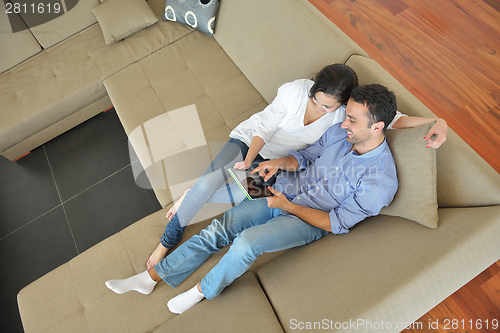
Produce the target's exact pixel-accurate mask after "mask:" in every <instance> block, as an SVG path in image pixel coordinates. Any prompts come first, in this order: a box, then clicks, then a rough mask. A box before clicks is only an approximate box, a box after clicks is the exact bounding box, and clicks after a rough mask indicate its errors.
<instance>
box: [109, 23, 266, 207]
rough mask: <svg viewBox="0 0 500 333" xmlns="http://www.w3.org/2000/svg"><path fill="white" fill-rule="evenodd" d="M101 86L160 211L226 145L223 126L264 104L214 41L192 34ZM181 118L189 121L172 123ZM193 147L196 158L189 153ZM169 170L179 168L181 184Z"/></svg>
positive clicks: (121, 71) (225, 131)
mask: <svg viewBox="0 0 500 333" xmlns="http://www.w3.org/2000/svg"><path fill="white" fill-rule="evenodd" d="M179 26H182V25H179ZM104 85H105V87H106V89H107V91H108V93H109V96H110V97H111V100H112V101H113V105H114V106H115V109H116V111H117V114H118V116H119V117H120V120H121V122H122V124H123V127H124V129H125V132H126V133H127V135H128V136H129V140H130V143H131V146H132V147H133V150H134V152H135V154H137V156H138V157H139V160H140V161H141V164H142V167H143V169H144V170H145V171H146V174H147V175H148V177H149V180H150V181H151V185H152V187H153V189H154V190H155V193H156V195H157V197H158V199H159V201H160V203H161V204H162V205H163V206H165V205H167V204H169V203H170V202H172V200H173V199H177V198H178V197H179V196H180V195H181V194H182V192H183V191H184V189H186V188H187V187H189V186H191V185H192V184H194V182H195V181H196V179H197V178H198V177H199V176H201V175H202V174H203V172H204V171H205V169H206V168H207V167H208V165H209V164H210V161H211V160H212V159H213V158H214V157H215V154H216V153H217V152H218V149H220V148H221V145H220V144H217V142H218V143H225V142H227V140H228V139H229V133H230V130H231V127H229V126H228V124H229V123H230V122H231V121H232V120H234V119H235V118H237V117H239V116H240V115H242V114H245V113H247V111H249V110H252V111H253V112H255V111H261V110H256V109H255V107H256V106H257V105H262V102H263V99H262V97H261V96H260V94H259V93H258V92H257V91H256V90H255V89H254V88H253V86H252V85H251V84H250V83H249V82H248V80H246V78H245V77H244V76H243V75H242V74H241V72H240V71H239V69H238V68H237V67H236V65H234V63H233V62H232V61H231V59H230V58H229V57H228V56H227V55H226V54H225V52H224V51H223V50H222V49H221V47H220V46H219V45H218V44H217V42H216V41H215V40H214V39H213V38H211V37H208V36H206V35H204V34H203V33H200V32H199V31H194V32H192V33H190V34H189V35H187V36H185V37H183V38H181V39H179V40H178V41H176V42H174V43H172V44H171V45H168V46H166V47H163V48H161V49H160V50H158V51H157V52H154V53H152V54H151V55H149V56H147V57H145V58H143V59H141V60H140V61H138V62H137V63H135V64H133V65H130V66H128V67H127V68H125V69H123V70H120V71H119V72H117V73H115V74H113V75H111V76H110V77H108V78H107V79H105V80H104ZM184 108H185V109H184ZM183 110H184V111H183ZM183 112H184V113H186V115H187V114H189V116H185V117H179V114H182V113H183ZM216 147H218V148H216ZM195 148H197V149H198V150H197V153H194V152H191V153H189V152H188V151H189V150H190V149H195ZM186 152H188V153H186ZM181 153H183V156H182V158H186V159H185V160H183V162H180V161H179V160H178V158H180V157H179V155H178V154H181ZM175 155H177V156H175ZM169 158H173V159H175V161H176V163H173V162H172V161H169V160H168V159H169ZM169 166H173V167H180V168H184V170H182V173H181V174H182V177H181V178H179V175H180V174H179V173H178V172H176V171H174V170H172V169H170V168H169ZM174 186H175V188H174ZM172 190H174V191H173V192H172Z"/></svg>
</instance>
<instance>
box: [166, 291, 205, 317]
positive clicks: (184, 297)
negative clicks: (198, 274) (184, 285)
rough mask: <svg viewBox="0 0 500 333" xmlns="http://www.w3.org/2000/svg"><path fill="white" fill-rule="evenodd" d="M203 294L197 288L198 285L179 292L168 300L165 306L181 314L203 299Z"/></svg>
mask: <svg viewBox="0 0 500 333" xmlns="http://www.w3.org/2000/svg"><path fill="white" fill-rule="evenodd" d="M204 298H205V296H203V294H202V293H200V291H199V290H198V285H196V286H194V287H193V288H191V289H189V290H188V291H186V292H183V293H182V294H179V295H177V296H175V297H174V298H172V299H171V300H170V301H168V303H167V306H168V309H169V310H170V312H172V313H177V314H181V313H183V312H184V311H186V310H187V309H189V308H190V307H192V306H193V305H195V304H197V303H199V302H200V301H201V300H203V299H204Z"/></svg>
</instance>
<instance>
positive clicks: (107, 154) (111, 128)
mask: <svg viewBox="0 0 500 333" xmlns="http://www.w3.org/2000/svg"><path fill="white" fill-rule="evenodd" d="M128 149H129V148H128V139H127V135H126V134H125V131H124V130H123V127H122V125H121V122H120V119H119V118H118V116H117V115H116V111H115V110H114V109H112V110H110V111H107V112H105V113H100V114H98V115H97V116H95V117H93V118H91V119H89V120H87V121H86V122H84V123H82V124H80V125H78V126H77V127H75V128H73V129H72V130H71V131H68V132H66V133H64V134H62V135H60V136H58V137H57V138H55V139H53V140H52V141H50V142H48V143H46V144H45V150H46V151H47V156H48V158H49V162H50V166H51V167H52V171H53V172H54V178H55V179H56V184H57V187H58V189H59V193H60V194H61V198H62V200H63V201H66V200H68V199H70V198H71V197H73V196H75V195H77V194H78V193H80V192H82V191H84V190H86V189H87V188H89V187H90V186H92V185H94V184H95V183H97V182H99V181H101V180H102V179H104V178H106V177H108V176H109V175H111V174H113V173H114V172H116V171H118V170H120V169H121V168H123V167H124V166H126V165H128V164H130V163H131V160H130V157H129V150H128ZM133 159H136V157H135V156H134V157H133Z"/></svg>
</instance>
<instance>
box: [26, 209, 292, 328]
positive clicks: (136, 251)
mask: <svg viewBox="0 0 500 333" xmlns="http://www.w3.org/2000/svg"><path fill="white" fill-rule="evenodd" d="M165 213H166V210H160V211H158V212H156V213H153V214H151V215H149V216H147V217H145V218H143V219H141V220H139V221H137V222H136V223H134V224H133V225H131V226H129V227H127V228H126V229H124V230H122V231H121V232H119V233H117V234H115V235H113V236H111V237H109V238H107V239H105V240H104V241H102V242H100V243H99V244H97V245H95V246H93V247H92V248H90V249H88V250H87V251H85V252H83V253H81V254H80V255H78V256H77V257H75V258H73V259H72V260H70V261H69V262H68V263H66V264H64V265H62V266H60V267H59V268H57V269H55V270H53V271H52V272H50V273H48V274H46V275H45V276H43V277H42V278H40V279H38V280H36V281H35V282H33V283H31V284H30V285H28V286H27V287H25V288H24V289H23V290H21V291H20V292H19V294H18V304H19V311H20V313H21V318H22V321H23V325H24V329H25V332H26V333H30V332H46V331H47V330H48V329H49V328H52V330H53V331H54V332H66V331H65V330H64V328H66V327H71V330H70V331H71V332H79V331H82V332H88V331H90V332H120V333H121V332H151V331H153V330H154V329H155V328H156V327H158V326H159V325H161V324H162V323H163V322H165V321H169V322H170V320H173V322H172V325H173V326H169V325H166V326H164V327H160V330H159V331H160V332H179V330H178V329H173V327H177V328H178V327H179V325H183V324H184V323H185V320H189V321H191V322H192V321H194V320H195V318H197V317H196V316H199V315H201V312H206V313H205V314H204V315H202V316H203V317H206V316H208V317H210V316H213V318H212V319H211V320H208V319H207V320H206V321H201V320H199V319H196V320H195V321H198V322H200V325H202V323H205V324H210V325H214V326H213V329H211V330H212V331H218V330H217V326H216V325H217V323H219V324H220V322H221V321H223V320H225V319H226V320H228V322H227V324H228V325H229V326H227V327H226V328H225V330H226V331H228V330H231V331H233V332H234V331H236V329H235V327H236V325H237V324H238V323H239V322H240V320H241V322H247V323H248V326H249V327H251V326H252V325H250V324H251V323H252V322H253V321H261V322H260V323H259V325H261V326H260V327H266V326H268V327H269V328H270V329H271V331H270V332H275V331H280V330H279V323H278V321H277V320H276V318H275V316H274V313H273V311H272V308H271V305H270V304H269V302H268V301H267V298H266V296H265V294H264V293H263V291H262V290H261V289H260V287H259V284H258V282H257V280H256V278H255V276H254V275H253V273H252V272H249V273H248V274H246V275H245V276H243V277H241V278H240V279H239V280H237V281H236V282H235V283H234V285H233V286H230V287H228V288H227V291H226V290H225V291H224V292H223V293H222V294H221V295H220V297H218V298H216V299H214V300H211V301H208V300H207V301H204V302H202V303H201V304H200V308H199V310H196V309H194V310H195V311H194V312H192V311H191V310H190V311H187V312H186V313H184V314H182V315H181V316H177V315H174V314H173V313H171V312H170V311H168V308H167V301H168V300H169V299H170V298H172V297H174V296H176V295H177V294H179V293H181V292H184V291H186V290H187V289H189V288H191V287H192V286H193V285H195V284H196V283H197V282H198V281H200V280H201V278H202V277H203V276H204V275H206V274H207V273H208V272H209V271H210V269H211V268H212V267H213V266H214V265H215V264H216V263H217V262H218V261H219V260H220V258H221V257H222V256H223V255H224V254H225V253H226V251H227V247H226V248H224V249H223V250H221V251H220V252H219V253H216V254H214V255H212V256H211V257H210V258H209V259H208V260H207V262H205V263H204V264H203V265H202V266H201V267H200V268H199V269H198V270H197V271H196V272H195V273H193V274H192V275H191V276H189V277H188V278H187V279H186V281H184V282H183V283H182V284H180V285H179V286H178V287H177V288H175V289H173V288H171V287H170V286H168V285H167V284H166V283H163V282H161V283H159V284H157V286H156V287H155V290H154V291H153V293H151V294H150V295H142V294H139V293H137V292H128V293H125V294H123V295H117V294H115V293H114V292H112V291H110V290H109V289H108V288H107V287H106V286H105V284H104V282H105V281H107V280H110V279H121V278H126V277H129V276H132V275H134V274H136V273H140V272H143V271H144V270H146V262H147V259H148V258H149V255H150V254H151V252H152V251H153V250H154V249H155V248H156V246H157V245H158V242H159V239H160V236H161V235H162V233H163V231H164V229H165V225H166V223H167V221H168V220H167V219H166V218H165ZM210 221H211V220H206V221H202V222H200V223H197V224H192V225H189V226H188V227H187V228H186V230H185V232H184V234H183V238H182V240H181V242H183V241H184V240H186V239H188V238H190V237H191V236H192V235H194V234H197V233H199V231H200V230H201V229H202V228H204V227H205V226H206V225H208V224H209V223H210ZM282 253H283V252H279V253H274V254H266V255H264V256H261V258H259V260H258V261H257V262H256V263H255V265H254V266H253V267H252V268H251V270H252V271H255V270H256V269H258V268H259V267H261V266H262V265H265V263H267V262H269V261H270V260H273V259H275V258H276V257H278V256H279V255H281V254H282ZM240 280H241V281H240ZM249 309H252V310H251V311H249ZM191 312H192V314H191V315H190V313H191ZM228 313H232V315H231V316H233V317H231V316H230V317H231V318H229V317H227V318H226V317H225V316H227V315H228ZM72 325H74V327H72ZM242 327H243V326H242ZM221 329H222V331H224V326H223V327H221ZM238 331H240V330H238ZM261 331H265V330H261Z"/></svg>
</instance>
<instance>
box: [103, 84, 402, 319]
mask: <svg viewBox="0 0 500 333" xmlns="http://www.w3.org/2000/svg"><path fill="white" fill-rule="evenodd" d="M395 114H396V98H395V96H394V94H393V93H392V92H390V91H388V90H387V88H385V87H383V86H381V85H367V86H361V87H358V88H356V89H354V90H353V92H352V95H351V98H350V100H349V102H348V104H347V108H346V115H347V118H346V120H345V121H344V122H343V123H342V124H336V125H333V126H332V127H330V128H329V129H328V130H327V131H326V132H325V133H324V134H323V136H322V137H321V138H320V139H319V140H318V142H316V143H315V144H312V145H310V146H309V147H307V148H306V149H304V150H301V151H292V152H291V153H290V154H289V155H288V156H285V157H283V158H280V159H276V160H271V161H266V162H262V163H261V164H260V165H259V166H258V167H257V168H256V169H254V171H252V172H253V173H254V172H259V175H261V176H262V177H264V179H265V180H267V179H269V178H270V177H271V176H272V175H274V174H275V173H276V172H278V171H282V172H281V173H280V174H279V175H278V177H277V179H276V184H275V187H274V188H271V187H269V190H270V191H271V192H272V193H273V194H274V196H273V197H268V198H262V199H256V200H244V201H242V202H241V203H240V204H238V205H237V206H235V207H233V208H232V209H230V210H229V211H227V212H226V213H225V214H224V216H223V217H222V219H221V220H220V221H219V220H213V221H212V224H211V225H209V226H208V227H207V228H205V229H204V230H202V231H201V232H200V234H199V235H195V236H193V237H191V238H190V239H189V240H188V241H186V242H185V243H183V244H182V245H181V246H180V247H179V248H177V249H176V250H175V251H174V252H172V253H171V254H170V255H169V256H167V257H166V258H165V259H163V260H162V261H160V262H159V263H158V264H157V265H156V266H155V267H154V268H152V269H150V270H149V271H145V272H143V273H141V274H137V275H135V276H133V277H131V278H128V279H125V280H111V281H107V282H106V285H107V286H108V288H110V289H111V290H113V291H115V292H116V293H119V294H121V293H124V292H127V291H130V290H136V291H139V292H141V293H144V294H149V293H151V292H152V290H153V289H154V287H155V285H156V283H157V282H158V281H160V280H164V281H165V282H167V283H168V284H169V285H170V286H172V287H174V288H175V287H176V286H177V285H179V284H180V283H181V282H182V281H184V280H185V279H186V278H187V277H188V276H189V275H191V274H192V273H193V272H194V271H195V270H196V269H197V268H198V267H200V266H201V265H202V264H203V263H204V262H205V261H206V260H207V259H208V258H209V257H210V256H211V255H212V253H215V252H218V251H219V250H220V249H221V248H222V247H224V246H226V245H228V244H229V243H231V242H232V243H233V245H232V246H231V247H230V249H229V251H228V252H227V253H226V255H224V257H223V258H222V259H221V260H220V262H219V263H218V264H217V265H216V266H215V267H214V268H213V269H212V270H211V271H210V272H209V273H208V274H207V275H206V276H205V277H204V278H203V279H202V281H201V282H200V283H198V284H197V285H196V286H194V287H193V288H192V289H190V290H188V291H187V292H185V293H182V294H180V295H178V296H176V297H174V298H172V299H171V300H170V301H169V302H168V304H167V305H168V308H169V309H170V311H172V312H173V313H182V312H183V311H185V310H187V309H189V308H190V307H191V306H193V305H195V304H196V303H198V302H199V301H201V300H202V299H203V298H209V299H212V298H214V297H215V296H217V295H218V294H219V293H220V292H222V290H223V289H224V288H225V287H226V286H228V285H229V284H230V283H231V282H232V281H234V280H235V279H236V278H238V277H239V276H240V275H242V274H243V273H245V272H246V270H247V269H248V268H249V267H250V266H251V265H252V264H253V262H254V261H255V259H256V258H257V257H258V256H259V255H260V254H262V253H265V252H275V251H280V250H284V249H288V248H292V247H296V246H301V245H305V244H307V243H310V242H313V241H315V240H317V239H319V238H321V237H323V236H325V235H326V234H328V233H329V232H332V233H334V234H341V233H346V232H348V230H349V228H351V227H352V226H354V225H355V224H356V223H358V222H360V221H362V220H363V219H365V218H366V217H368V216H372V215H377V214H378V213H379V212H380V210H381V209H382V207H384V206H388V205H389V203H390V202H391V201H392V199H393V198H394V195H395V193H396V191H397V187H398V182H397V176H396V166H395V163H394V159H393V157H392V154H391V151H390V149H389V147H388V145H387V143H386V141H385V130H386V128H387V126H388V125H389V123H390V122H391V120H392V119H393V118H394V115H395ZM346 134H347V137H346Z"/></svg>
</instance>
